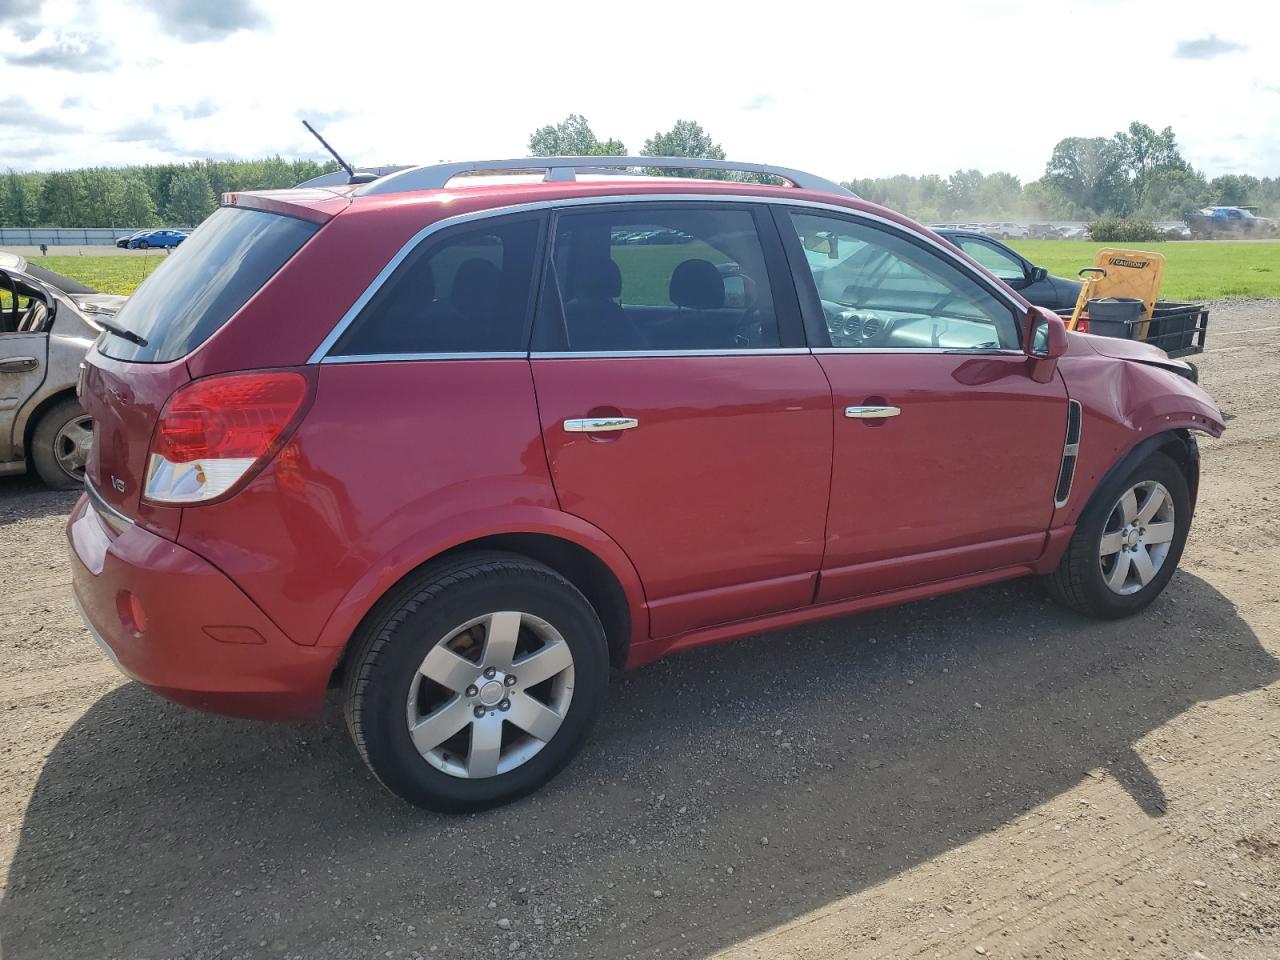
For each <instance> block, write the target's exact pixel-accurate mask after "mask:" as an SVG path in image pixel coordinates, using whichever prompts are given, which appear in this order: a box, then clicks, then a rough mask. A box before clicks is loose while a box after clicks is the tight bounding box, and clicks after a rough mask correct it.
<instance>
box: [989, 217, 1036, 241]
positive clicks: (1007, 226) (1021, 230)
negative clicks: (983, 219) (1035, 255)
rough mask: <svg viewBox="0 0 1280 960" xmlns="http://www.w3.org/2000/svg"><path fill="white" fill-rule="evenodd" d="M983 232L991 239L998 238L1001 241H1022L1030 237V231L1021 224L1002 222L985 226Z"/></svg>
mask: <svg viewBox="0 0 1280 960" xmlns="http://www.w3.org/2000/svg"><path fill="white" fill-rule="evenodd" d="M982 232H983V233H985V234H986V235H987V236H989V237H998V238H999V239H1001V240H1021V239H1023V238H1025V237H1026V236H1027V235H1028V232H1029V231H1028V230H1027V228H1026V227H1024V226H1022V224H1020V223H1012V222H1011V221H1008V220H1001V221H999V222H997V223H988V224H985V225H983V227H982Z"/></svg>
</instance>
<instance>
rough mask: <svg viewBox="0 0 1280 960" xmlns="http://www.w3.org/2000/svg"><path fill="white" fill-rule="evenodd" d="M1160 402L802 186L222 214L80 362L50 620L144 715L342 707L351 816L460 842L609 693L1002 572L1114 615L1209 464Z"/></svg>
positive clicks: (447, 189)
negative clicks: (355, 777)
mask: <svg viewBox="0 0 1280 960" xmlns="http://www.w3.org/2000/svg"><path fill="white" fill-rule="evenodd" d="M604 162H609V163H617V164H619V165H630V166H641V165H643V166H647V167H659V168H665V167H694V166H697V167H714V168H717V172H719V169H720V168H729V167H730V166H732V169H734V170H746V171H747V172H748V173H750V174H754V175H756V176H755V177H754V179H756V180H765V181H768V180H772V182H773V184H776V185H770V184H768V183H747V182H740V181H729V180H720V181H712V180H688V179H672V178H667V177H661V176H650V177H636V176H629V175H621V174H614V175H611V176H602V175H601V174H600V172H599V170H598V169H594V168H599V166H600V164H601V163H604ZM534 166H536V167H537V168H538V169H539V171H542V170H543V169H544V168H545V177H544V178H542V179H540V180H536V181H534V180H530V179H528V178H527V177H526V182H511V181H512V180H513V178H512V177H510V176H507V177H493V176H484V175H483V174H486V173H493V172H494V171H500V170H501V171H508V172H509V171H511V170H512V169H515V168H519V169H523V170H525V171H526V172H527V171H528V169H529V168H530V167H534ZM587 166H589V167H591V168H593V172H592V173H590V174H588V173H586V172H585V171H584V170H579V171H577V174H578V175H576V176H575V169H574V168H575V167H587ZM477 174H479V175H477ZM720 175H721V176H724V174H723V173H721V174H720ZM515 179H518V178H515ZM104 325H105V324H104ZM1194 379H1195V376H1194V369H1193V368H1192V367H1190V366H1188V365H1187V364H1184V363H1181V362H1179V361H1176V360H1170V359H1169V358H1168V357H1166V356H1165V355H1164V354H1163V353H1161V352H1160V351H1159V350H1157V349H1154V348H1152V347H1148V346H1146V345H1143V344H1136V343H1131V342H1128V341H1122V340H1112V339H1102V338H1099V337H1092V336H1088V335H1078V334H1069V333H1067V331H1066V330H1065V328H1064V326H1063V324H1062V321H1061V320H1060V319H1059V318H1058V317H1057V316H1055V315H1054V314H1052V313H1049V312H1047V311H1045V310H1043V309H1040V308H1035V307H1032V306H1030V305H1028V304H1027V303H1026V301H1024V300H1023V299H1022V298H1021V297H1020V296H1018V294H1016V293H1014V292H1013V291H1012V290H1010V289H1009V287H1007V286H1006V285H1005V284H1004V283H1002V282H1000V281H999V280H997V279H996V278H995V277H993V276H992V275H991V274H989V273H988V272H986V271H985V270H983V269H982V268H981V267H980V266H978V265H977V264H976V263H975V262H974V261H972V260H970V259H969V258H967V257H966V256H965V255H964V254H962V253H961V252H960V251H959V250H958V249H956V248H955V247H953V246H952V245H951V244H949V243H947V242H946V241H944V240H941V239H939V238H938V237H937V236H936V235H934V234H932V233H930V232H929V231H928V230H926V229H924V228H922V227H920V226H919V225H917V224H915V223H913V222H911V221H909V220H907V219H905V218H903V217H901V216H898V215H897V214H894V213H892V212H890V211H888V210H884V209H882V208H880V207H876V206H874V205H872V204H869V203H864V202H862V201H860V200H858V199H857V198H855V197H854V196H852V195H851V194H849V193H848V192H846V191H844V190H842V189H841V188H840V187H838V186H836V185H835V184H831V183H828V182H827V181H824V180H820V179H818V178H816V177H812V176H810V175H808V174H804V173H801V172H798V171H792V170H784V169H779V168H770V167H759V166H752V165H728V164H722V163H717V162H714V161H690V160H687V159H686V160H663V159H660V158H652V157H646V158H616V159H615V158H609V159H608V160H606V158H601V157H591V158H578V159H574V158H555V159H549V160H521V161H510V162H502V163H499V162H486V163H478V164H458V165H449V166H436V167H417V168H410V169H406V170H403V171H401V172H398V173H394V174H391V175H389V176H384V177H381V178H379V179H376V180H373V181H372V182H366V183H359V184H351V185H343V186H341V187H336V188H325V189H322V188H303V189H297V190H287V191H280V192H265V193H240V194H229V195H227V196H225V197H224V198H223V201H222V206H221V209H219V210H218V211H217V212H216V213H215V214H213V216H211V217H210V218H209V219H208V220H207V221H206V222H205V223H204V224H203V225H202V226H201V227H200V228H199V229H198V230H196V231H195V233H193V234H192V235H191V238H190V239H189V240H187V241H186V242H185V243H184V244H183V245H182V246H181V247H179V248H178V249H177V250H176V251H175V252H174V253H173V254H172V255H171V256H170V258H169V259H168V260H167V261H166V262H165V263H164V265H163V266H161V267H160V268H159V269H158V270H157V271H156V272H155V273H154V275H152V276H151V277H150V278H149V279H148V280H147V281H146V283H145V284H144V285H143V286H142V287H141V289H139V291H138V292H137V294H136V295H135V296H134V297H133V298H132V299H131V300H130V301H129V303H128V305H127V306H125V308H124V309H123V310H122V311H121V312H120V313H119V314H118V315H117V316H116V317H114V318H112V322H111V325H110V330H109V332H107V333H105V334H103V335H102V337H100V338H99V340H98V342H97V344H96V346H95V347H94V349H93V350H92V351H91V352H90V353H89V355H88V358H87V361H86V365H85V370H84V375H83V378H82V384H81V393H82V399H83V403H84V405H85V407H86V409H87V410H88V412H89V413H90V414H91V415H92V416H93V419H94V429H95V432H96V439H95V442H94V445H93V451H92V454H91V456H90V460H89V463H88V468H87V482H86V487H87V491H86V495H85V496H84V497H83V498H82V499H81V500H80V502H79V503H78V504H77V505H76V507H75V510H74V511H73V513H72V515H71V518H70V521H69V525H68V537H69V539H70V542H71V553H72V558H73V566H74V590H75V596H76V598H77V600H78V602H79V604H80V605H81V608H82V610H83V613H84V616H85V619H86V621H87V623H88V624H89V626H90V629H91V630H92V631H93V632H94V633H95V634H96V635H97V636H98V637H99V638H100V640H101V641H102V643H103V645H104V647H105V648H106V649H107V650H108V652H109V653H110V654H111V655H112V656H113V657H114V658H115V659H116V660H117V662H118V663H119V665H120V667H121V669H122V670H123V671H124V672H125V673H127V674H128V675H129V676H131V677H134V678H136V679H137V680H139V681H141V682H142V683H144V684H146V685H147V686H149V687H151V688H152V689H154V690H156V691H157V692H159V693H161V694H162V695H164V696H166V697H169V698H171V699H173V700H176V701H178V702H180V703H184V704H189V705H191V706H195V707H201V708H205V709H208V710H214V711H219V712H225V713H231V714H238V715H243V716H252V717H292V716H300V715H308V714H314V713H315V712H317V711H319V710H320V708H321V705H322V702H323V701H324V699H325V695H326V690H327V689H328V688H329V687H330V686H332V685H341V687H342V690H343V698H344V701H345V711H346V720H347V724H348V726H349V727H350V730H351V734H352V736H353V738H354V739H355V742H356V744H357V746H358V747H359V750H360V752H361V753H362V754H363V756H364V757H365V759H366V760H367V761H368V764H369V766H370V767H371V768H372V769H373V771H374V773H375V774H376V775H377V777H378V778H379V779H380V780H381V781H382V782H383V783H384V784H386V785H387V786H388V787H390V788H391V789H392V790H394V791H395V792H396V793H398V794H400V795H401V796H402V797H404V798H406V799H407V800H409V801H411V802H413V803H417V804H420V805H422V806H426V807H431V808H436V809H448V810H461V809H474V808H478V807H483V806H488V805H493V804H496V803H501V802H503V801H506V800H509V799H511V798H513V797H516V796H519V795H521V794H524V793H526V792H528V791H530V790H532V789H534V788H535V787H537V786H539V785H540V784H542V783H543V782H545V781H546V780H547V779H548V778H550V777H551V776H552V775H553V774H554V773H555V772H556V771H557V770H559V769H560V768H561V767H563V766H564V764H565V763H566V762H567V761H568V760H569V759H570V758H571V757H572V756H573V754H574V753H575V752H576V751H577V750H578V749H579V747H580V746H581V745H582V743H583V740H584V738H585V737H586V736H587V733H588V730H589V728H590V727H591V724H592V722H593V721H594V720H595V719H596V717H597V716H598V715H599V714H600V711H601V709H602V707H603V705H604V702H605V692H606V687H607V683H608V679H609V674H610V668H611V667H613V668H630V667H637V666H640V665H642V664H645V663H648V662H650V661H652V660H654V659H656V658H658V657H661V656H664V655H666V654H667V653H670V652H673V651H676V650H684V649H687V648H690V647H696V646H699V645H702V644H707V643H715V642H719V641H722V640H728V639H732V638H734V637H740V636H743V635H745V634H753V633H759V632H760V631H763V630H770V629H775V628H779V627H787V626H792V625H795V624H800V623H805V622H808V621H813V620H817V619H820V618H825V617H834V616H842V615H844V614H848V613H852V612H855V611H860V610H867V609H871V608H874V607H883V606H886V605H890V604H897V603H902V602H904V601H909V600H914V599H918V598H922V597H929V596H935V595H937V594H941V593H946V592H949V591H952V590H959V589H963V588H965V587H972V586H975V585H978V584H987V583H992V582H995V581H999V580H1007V579H1010V578H1012V577H1020V576H1025V575H1028V574H1035V575H1039V576H1041V577H1042V578H1044V580H1045V583H1046V584H1047V586H1048V589H1049V590H1050V592H1051V593H1052V594H1053V595H1054V596H1055V597H1057V598H1058V599H1059V600H1061V601H1063V602H1064V603H1066V604H1067V605H1069V606H1071V607H1074V608H1075V609H1077V610H1080V611H1082V612H1085V613H1088V614H1092V615H1095V616H1102V617H1117V616H1123V615H1126V614H1131V613H1134V612H1136V611H1138V610H1140V609H1142V608H1143V607H1145V606H1146V605H1147V604H1148V603H1150V602H1151V601H1152V599H1154V598H1155V596H1156V595H1157V594H1159V592H1160V591H1161V590H1162V589H1163V588H1164V586H1165V584H1166V583H1168V581H1169V578H1170V577H1171V576H1172V575H1173V572H1174V568H1175V567H1176V565H1177V563H1178V558H1179V555H1180V554H1181V552H1182V548H1183V544H1184V542H1185V540H1186V537H1187V531H1188V528H1189V525H1190V522H1191V513H1192V509H1193V507H1194V504H1195V496H1196V486H1197V479H1198V474H1199V457H1198V453H1197V449H1196V442H1195V439H1194V436H1193V434H1194V432H1195V431H1203V432H1207V433H1209V434H1211V435H1213V436H1217V435H1219V434H1220V433H1221V432H1222V430H1223V421H1222V415H1221V414H1220V412H1219V410H1218V408H1217V406H1216V405H1215V404H1214V402H1213V401H1212V399H1211V398H1210V397H1209V396H1208V395H1207V394H1206V393H1205V392H1204V391H1203V390H1201V389H1200V387H1198V386H1197V385H1196V384H1195V383H1194V382H1193V381H1194Z"/></svg>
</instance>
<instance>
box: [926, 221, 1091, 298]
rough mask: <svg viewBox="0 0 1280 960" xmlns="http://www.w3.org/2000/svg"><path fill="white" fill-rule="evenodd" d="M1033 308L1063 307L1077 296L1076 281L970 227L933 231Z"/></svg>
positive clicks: (1078, 292) (1077, 283) (1078, 284)
mask: <svg viewBox="0 0 1280 960" xmlns="http://www.w3.org/2000/svg"><path fill="white" fill-rule="evenodd" d="M935 232H936V233H937V234H938V236H940V237H945V238H946V239H947V240H950V241H951V242H952V243H954V244H955V245H956V246H957V247H959V248H960V249H961V250H963V251H964V252H965V253H967V254H968V255H969V256H971V257H972V258H973V259H974V260H976V261H977V262H978V263H980V264H982V266H984V267H986V268H987V269H988V270H990V271H991V272H992V273H994V274H995V275H996V276H997V277H999V278H1000V279H1001V280H1003V281H1004V282H1005V283H1007V284H1008V285H1009V286H1011V287H1012V288H1013V289H1014V290H1017V291H1018V293H1020V294H1022V295H1023V296H1024V297H1026V298H1027V300H1028V301H1029V302H1030V303H1033V304H1035V305H1036V306H1037V307H1046V308H1048V309H1050V310H1067V309H1070V308H1071V307H1073V306H1075V302H1076V299H1077V298H1078V297H1079V296H1080V287H1081V283H1080V281H1079V280H1069V279H1067V278H1066V277H1054V276H1051V275H1050V274H1049V271H1048V270H1046V269H1045V268H1044V267H1038V266H1036V265H1035V264H1034V263H1032V262H1031V261H1030V260H1028V259H1027V258H1026V257H1024V256H1023V255H1022V254H1020V253H1018V251H1017V250H1014V249H1013V248H1012V247H1010V246H1008V245H1006V244H1003V243H1001V242H1000V241H999V240H996V239H995V238H994V237H989V236H987V235H986V234H985V233H977V232H975V231H972V230H937V231H935Z"/></svg>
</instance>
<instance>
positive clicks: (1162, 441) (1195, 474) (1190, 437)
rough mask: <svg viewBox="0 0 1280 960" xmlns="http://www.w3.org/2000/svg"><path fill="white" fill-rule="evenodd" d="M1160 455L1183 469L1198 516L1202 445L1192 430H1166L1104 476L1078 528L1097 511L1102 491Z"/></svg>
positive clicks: (1082, 514) (1127, 454) (1193, 507)
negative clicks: (1098, 496) (1095, 506)
mask: <svg viewBox="0 0 1280 960" xmlns="http://www.w3.org/2000/svg"><path fill="white" fill-rule="evenodd" d="M1157 452H1163V453H1165V454H1168V455H1169V457H1170V458H1171V459H1172V460H1173V461H1174V462H1175V463H1176V464H1177V465H1178V466H1179V467H1180V468H1181V469H1182V474H1183V476H1185V477H1186V478H1187V493H1188V495H1189V496H1190V498H1191V510H1192V515H1193V516H1194V514H1195V509H1196V494H1197V493H1198V492H1199V490H1200V445H1199V444H1197V443H1196V438H1195V434H1193V433H1192V432H1191V431H1190V430H1166V431H1164V432H1163V433H1157V434H1155V435H1154V436H1150V437H1147V438H1146V439H1145V440H1143V441H1141V442H1140V443H1138V444H1136V445H1135V446H1134V447H1133V448H1132V449H1131V450H1130V451H1129V452H1128V453H1126V454H1125V455H1124V456H1123V457H1121V458H1120V459H1119V460H1117V461H1116V462H1115V463H1114V464H1112V466H1111V469H1110V470H1108V471H1107V472H1106V473H1105V474H1103V476H1102V479H1101V480H1100V481H1098V484H1097V486H1095V487H1094V488H1093V493H1092V495H1091V496H1090V497H1089V502H1088V503H1086V504H1085V506H1084V509H1083V510H1081V511H1080V516H1079V517H1077V518H1076V523H1077V525H1078V524H1079V523H1080V522H1081V519H1082V518H1083V517H1084V515H1085V514H1086V513H1088V512H1089V510H1091V509H1093V507H1094V501H1095V500H1096V498H1097V495H1098V493H1099V492H1100V491H1102V490H1106V489H1108V488H1109V487H1110V485H1111V484H1114V483H1116V482H1117V481H1118V480H1119V479H1120V478H1121V477H1123V476H1124V475H1125V474H1127V473H1129V472H1130V471H1131V470H1133V469H1134V468H1135V467H1137V466H1138V464H1140V463H1142V461H1144V460H1146V459H1147V457H1149V456H1151V454H1153V453H1157Z"/></svg>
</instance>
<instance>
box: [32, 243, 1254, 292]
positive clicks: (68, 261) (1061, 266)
mask: <svg viewBox="0 0 1280 960" xmlns="http://www.w3.org/2000/svg"><path fill="white" fill-rule="evenodd" d="M1011 246H1013V247H1015V248H1017V249H1018V250H1019V251H1020V252H1021V253H1022V254H1023V255H1024V256H1026V257H1027V258H1029V259H1030V260H1031V261H1032V262H1034V263H1037V264H1039V265H1040V266H1042V267H1046V268H1047V269H1048V270H1049V272H1050V273H1052V274H1055V275H1057V276H1059V277H1074V276H1075V275H1076V271H1077V270H1079V269H1080V268H1081V267H1085V266H1089V265H1090V264H1092V263H1093V258H1094V255H1095V254H1096V252H1097V251H1098V250H1101V249H1102V248H1103V247H1106V246H1119V247H1124V246H1130V247H1132V248H1134V249H1138V250H1147V251H1150V252H1154V253H1160V254H1163V255H1164V257H1165V272H1164V286H1163V287H1162V289H1161V291H1160V295H1161V297H1163V298H1164V299H1166V300H1219V299H1224V298H1232V297H1239V298H1254V297H1280V242H1267V241H1257V242H1252V243H1232V242H1229V241H1199V242H1196V241H1186V242H1171V243H1151V244H1130V245H1125V244H1105V243H1086V242H1084V241H1080V240H1015V241H1014V242H1013V243H1012V244H1011ZM641 249H644V253H645V255H648V256H650V257H652V258H654V259H657V260H661V259H663V258H664V257H669V256H671V255H672V254H671V253H670V251H668V250H666V249H664V248H661V247H654V248H647V249H646V248H637V250H638V251H639V250H641ZM684 255H687V254H684ZM163 260H164V254H162V253H154V254H151V255H148V256H132V257H128V256H124V257H119V256H117V257H112V256H106V257H92V256H89V257H57V256H52V257H33V258H32V261H33V262H34V263H38V264H40V265H41V266H43V267H45V268H47V269H49V270H53V271H54V272H56V273H61V274H64V275H65V276H68V277H73V278H75V279H76V280H79V281H81V282H83V283H87V284H89V286H91V287H96V288H97V289H99V290H101V291H103V292H104V293H126V294H127V293H133V291H134V290H136V289H137V287H138V284H140V283H141V282H142V281H143V280H144V279H145V278H146V276H147V274H149V273H150V272H151V271H152V270H154V269H155V268H156V267H157V266H159V265H160V263H161V262H163ZM629 293H630V294H631V298H630V299H629V302H633V303H643V302H650V301H651V300H652V301H653V302H659V301H664V300H665V294H666V291H665V290H654V291H638V290H637V291H629ZM647 294H651V296H646V295H647ZM654 297H657V298H658V300H653V298H654Z"/></svg>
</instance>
